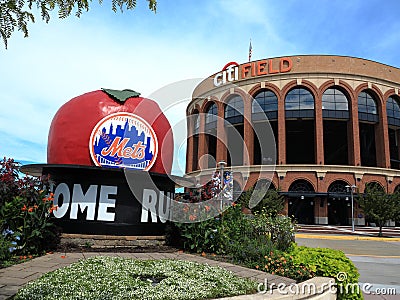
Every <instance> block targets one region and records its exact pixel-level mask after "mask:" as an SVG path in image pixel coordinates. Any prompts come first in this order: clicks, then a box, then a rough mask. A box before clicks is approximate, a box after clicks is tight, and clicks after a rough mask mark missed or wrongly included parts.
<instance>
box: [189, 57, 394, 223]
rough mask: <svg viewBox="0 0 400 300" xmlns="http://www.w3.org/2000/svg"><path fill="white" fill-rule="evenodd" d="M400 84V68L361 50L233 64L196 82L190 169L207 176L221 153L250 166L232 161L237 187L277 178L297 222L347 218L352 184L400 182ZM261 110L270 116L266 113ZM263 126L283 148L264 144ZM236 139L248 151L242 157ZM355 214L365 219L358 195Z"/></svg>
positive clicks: (390, 186)
mask: <svg viewBox="0 0 400 300" xmlns="http://www.w3.org/2000/svg"><path fill="white" fill-rule="evenodd" d="M399 88H400V69H398V68H394V67H391V66H388V65H384V64H381V63H377V62H373V61H369V60H365V59H360V58H353V57H343V56H328V55H326V56H325V55H323V56H320V55H304V56H290V57H281V58H272V59H266V60H259V61H254V62H249V63H244V64H241V65H238V64H236V63H229V64H228V65H227V66H225V67H224V68H223V69H222V71H220V72H218V73H216V74H214V75H212V76H210V77H209V78H208V79H206V80H204V81H203V82H201V83H200V84H199V85H198V86H197V87H196V89H195V90H194V92H193V97H192V101H191V102H190V104H189V105H188V107H187V115H188V116H189V118H188V120H189V121H188V146H187V147H188V148H187V162H186V173H187V175H191V176H196V175H199V174H200V170H202V174H206V175H205V176H209V175H208V173H210V174H211V173H212V171H213V170H215V167H216V164H217V163H218V162H219V161H225V162H227V164H228V166H227V167H228V168H229V167H232V166H231V165H234V166H235V168H236V169H237V170H238V169H240V168H241V166H243V167H247V168H248V170H250V172H249V173H248V175H245V176H243V174H241V173H240V172H236V171H235V168H233V167H232V169H233V172H234V180H235V181H234V186H235V187H236V188H237V189H239V188H243V189H248V188H249V187H252V186H254V185H255V184H256V183H257V182H260V183H262V184H265V183H269V184H270V188H274V189H277V190H279V191H280V192H281V193H282V194H284V195H285V196H286V204H285V212H286V213H287V214H288V215H294V216H295V217H296V218H297V220H298V222H299V223H306V224H341V225H348V224H350V222H351V207H350V202H351V201H350V193H349V189H348V188H346V186H351V185H355V186H356V187H357V191H359V192H363V191H364V189H365V186H366V185H367V184H371V183H373V184H377V185H379V186H381V187H382V188H383V189H384V190H385V191H387V192H389V193H392V192H394V191H395V190H396V189H398V188H400V171H399V168H400V159H399V157H400V147H399V139H400V106H399V105H400V96H399ZM260 109H261V110H263V111H264V113H265V115H267V116H268V119H269V122H268V121H266V120H263V119H262V118H261V119H260V118H259V117H258V115H259V113H260ZM267 123H269V125H268V124H267ZM263 128H270V129H271V131H272V132H273V135H274V136H275V143H276V149H275V151H276V152H275V153H272V154H271V153H269V154H267V155H266V154H265V153H264V152H263V151H260V147H261V146H260V143H262V142H260V141H259V140H258V138H257V135H256V134H255V131H257V130H261V131H262V130H263ZM232 129H235V130H236V131H237V132H238V133H239V139H238V138H237V136H236V137H235V136H234V135H232V134H231V133H230V131H231V130H232ZM235 139H236V140H235ZM241 139H242V140H241ZM229 145H231V146H229ZM232 146H233V148H234V149H235V151H236V152H237V153H240V154H239V156H240V158H239V159H236V161H235V162H233V161H232V159H231V154H230V153H229V151H227V148H232ZM274 148H275V147H274ZM262 153H264V154H262ZM270 154H271V155H270ZM205 155H206V156H205ZM207 155H208V156H207ZM271 157H272V158H273V160H275V167H274V169H273V170H272V171H271V168H270V166H271V164H273V161H272V162H271ZM202 158H207V159H202ZM210 158H211V159H210ZM271 172H272V173H271ZM243 177H244V178H243ZM242 185H244V186H242ZM354 218H355V224H356V225H364V224H365V222H366V220H365V218H364V215H363V212H362V211H361V209H360V208H359V207H358V205H357V202H356V201H355V205H354Z"/></svg>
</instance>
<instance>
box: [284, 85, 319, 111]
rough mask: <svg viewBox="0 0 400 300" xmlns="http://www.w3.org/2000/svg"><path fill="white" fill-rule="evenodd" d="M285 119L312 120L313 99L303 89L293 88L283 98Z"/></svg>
mask: <svg viewBox="0 0 400 300" xmlns="http://www.w3.org/2000/svg"><path fill="white" fill-rule="evenodd" d="M285 110H286V118H314V97H313V95H312V94H311V93H310V92H309V91H308V90H306V89H304V88H294V89H292V90H291V91H290V92H289V93H288V94H287V95H286V97H285Z"/></svg>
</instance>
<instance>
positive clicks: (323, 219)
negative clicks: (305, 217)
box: [314, 217, 328, 225]
mask: <svg viewBox="0 0 400 300" xmlns="http://www.w3.org/2000/svg"><path fill="white" fill-rule="evenodd" d="M314 222H315V224H318V225H328V217H314Z"/></svg>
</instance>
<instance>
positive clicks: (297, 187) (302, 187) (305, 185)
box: [289, 179, 314, 193]
mask: <svg viewBox="0 0 400 300" xmlns="http://www.w3.org/2000/svg"><path fill="white" fill-rule="evenodd" d="M289 192H309V193H311V192H314V187H313V186H312V184H311V183H310V182H308V181H307V180H304V179H298V180H296V181H294V182H293V183H292V184H291V185H290V187H289Z"/></svg>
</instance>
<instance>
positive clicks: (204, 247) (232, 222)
mask: <svg viewBox="0 0 400 300" xmlns="http://www.w3.org/2000/svg"><path fill="white" fill-rule="evenodd" d="M247 224H248V221H247V220H246V219H245V216H244V215H243V214H242V212H241V207H240V206H239V205H234V206H232V207H229V208H228V209H227V210H226V211H225V212H224V213H223V214H222V215H220V216H219V217H216V218H211V219H208V220H206V221H202V222H196V223H174V225H173V226H174V227H176V228H177V229H178V232H179V235H180V237H181V239H180V240H181V243H182V246H183V248H184V249H186V250H189V251H192V252H197V253H201V252H203V251H204V252H213V253H218V254H223V253H225V252H226V246H227V244H228V241H230V240H231V241H232V240H236V239H237V237H238V236H241V235H242V233H243V229H244V228H246V226H247ZM169 236H171V235H169ZM169 239H171V238H169ZM175 240H176V238H175Z"/></svg>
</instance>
